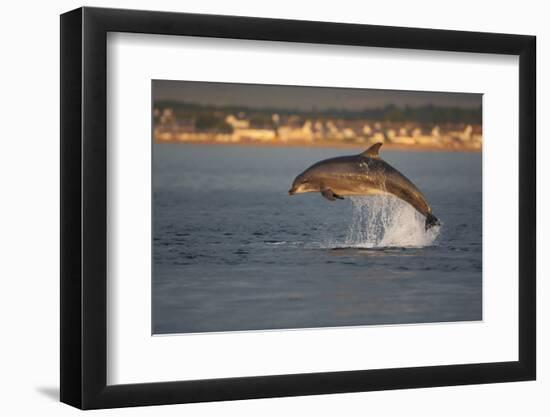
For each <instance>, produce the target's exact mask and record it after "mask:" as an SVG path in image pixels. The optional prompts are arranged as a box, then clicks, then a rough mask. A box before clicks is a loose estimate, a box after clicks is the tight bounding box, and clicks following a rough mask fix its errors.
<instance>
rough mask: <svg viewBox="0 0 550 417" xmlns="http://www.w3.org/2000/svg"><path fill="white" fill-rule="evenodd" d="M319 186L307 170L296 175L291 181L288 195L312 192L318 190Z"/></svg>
mask: <svg viewBox="0 0 550 417" xmlns="http://www.w3.org/2000/svg"><path fill="white" fill-rule="evenodd" d="M319 190H320V187H319V184H318V182H317V181H315V179H314V178H313V177H312V176H310V175H308V171H305V172H303V173H302V174H300V175H298V176H297V177H296V178H295V179H294V181H293V182H292V187H291V188H290V190H288V194H289V195H294V194H302V193H312V192H316V191H319Z"/></svg>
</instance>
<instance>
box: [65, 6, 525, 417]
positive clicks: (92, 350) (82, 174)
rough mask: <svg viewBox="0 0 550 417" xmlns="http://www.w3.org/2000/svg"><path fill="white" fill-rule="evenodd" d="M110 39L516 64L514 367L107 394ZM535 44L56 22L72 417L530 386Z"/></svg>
mask: <svg viewBox="0 0 550 417" xmlns="http://www.w3.org/2000/svg"><path fill="white" fill-rule="evenodd" d="M108 32H131V33H146V34H162V35H174V36H178V35H185V36H198V37H214V38H233V39H252V40H266V41H285V42H305V43H317V44H332V45H357V46H370V47H383V48H404V49H421V50H440V51H457V52H478V53H491V54H507V55H517V56H519V103H518V106H519V132H518V133H519V155H518V157H519V271H518V273H519V294H518V296H519V360H518V361H513V362H497V363H477V364H467V365H459V364H456V365H453V364H451V365H445V366H427V367H425V366H424V367H411V368H398V369H377V370H357V371H343V372H324V373H309V374H293V375H274V376H257V377H239V378H224V379H209V380H196V381H178V382H162V383H141V384H128V385H112V386H109V385H107V382H106V381H107V378H106V376H107V303H106V300H107V284H106V283H107V272H106V271H107V268H106V266H107V262H106V261H107V259H106V258H107V253H106V247H107V139H106V138H107V135H106V128H107V111H106V94H107V87H106V86H107V83H106V81H107V80H106V77H107V73H106V59H107V57H106V56H107V54H106V46H107V33H108ZM535 45H536V38H535V37H534V36H524V35H510V34H495V33H481V32H461V31H449V30H431V29H414V28H403V27H387V26H371V25H358V24H341V23H322V22H311V21H293V20H277V19H265V18H251V17H234V16H215V15H199V14H185V13H168V12H151V11H135V10H118V9H102V8H88V7H84V8H80V9H77V10H73V11H70V12H68V13H65V14H63V15H61V54H60V56H61V310H60V314H61V382H60V383H61V401H62V402H64V403H67V404H70V405H72V406H75V407H78V408H81V409H95V408H112V407H124V406H143V405H156V404H175V403H191V402H201V401H219V400H238V399H249V398H264V397H282V396H298V395H313V394H328V393H344V392H357V391H376V390H388V389H401V388H421V387H434V386H449V385H463V384H482V383H495V382H507V381H525V380H533V379H535V376H536V346H535V345H536V314H535V310H536V304H535V302H536V282H535V281H536V275H535V274H536V266H535V265H536V259H535V257H536V250H535V249H536V203H535V202H536V144H535V133H536V131H535V122H536V120H535V107H536V92H535V87H536V81H535V80H536V77H535V75H536V73H535V67H536V56H535V53H536V52H535V51H536V47H535Z"/></svg>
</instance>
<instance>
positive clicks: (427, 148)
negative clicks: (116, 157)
mask: <svg viewBox="0 0 550 417" xmlns="http://www.w3.org/2000/svg"><path fill="white" fill-rule="evenodd" d="M153 142H154V143H155V144H156V145H165V144H172V145H192V146H196V145H206V146H224V147H251V148H340V149H366V148H368V147H369V146H370V145H371V144H362V143H339V142H332V141H330V142H328V141H315V142H299V141H294V142H285V143H278V142H272V141H270V142H257V141H249V142H243V141H240V142H218V141H215V140H200V141H199V140H197V141H189V140H188V141H177V140H158V139H157V140H154V141H153ZM382 149H383V150H387V151H412V152H463V153H481V152H482V149H477V148H473V147H472V148H469V147H465V146H461V147H450V146H435V145H414V146H411V145H400V144H396V143H384V146H383V148H382Z"/></svg>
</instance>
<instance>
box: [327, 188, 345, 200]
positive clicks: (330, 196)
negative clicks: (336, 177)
mask: <svg viewBox="0 0 550 417" xmlns="http://www.w3.org/2000/svg"><path fill="white" fill-rule="evenodd" d="M321 194H322V195H323V197H325V198H326V199H327V200H330V201H334V200H336V199H339V200H343V199H344V197H342V196H341V195H338V194H335V193H333V192H332V190H331V189H330V188H323V189H322V190H321Z"/></svg>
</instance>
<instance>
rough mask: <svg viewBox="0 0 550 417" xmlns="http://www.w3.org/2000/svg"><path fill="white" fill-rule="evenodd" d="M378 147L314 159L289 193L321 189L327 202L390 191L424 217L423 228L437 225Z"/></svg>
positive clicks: (418, 194) (421, 199) (420, 198)
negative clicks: (315, 160) (345, 197)
mask: <svg viewBox="0 0 550 417" xmlns="http://www.w3.org/2000/svg"><path fill="white" fill-rule="evenodd" d="M381 146H382V144H381V143H375V144H374V145H372V146H371V147H370V148H369V149H367V150H366V151H365V152H363V153H361V154H359V155H352V156H341V157H338V158H331V159H326V160H324V161H321V162H317V163H316V164H314V165H312V166H311V167H309V168H308V169H306V170H305V171H304V172H302V173H301V174H300V175H298V176H297V177H296V179H295V180H294V182H293V183H292V188H291V189H290V190H289V191H288V193H289V194H290V195H293V194H300V193H310V192H320V193H321V194H322V195H323V197H325V198H326V199H328V200H330V201H334V200H336V199H341V200H343V199H344V196H354V195H357V196H359V195H384V194H391V195H394V196H396V197H397V198H399V199H401V200H403V201H405V202H407V203H409V204H410V205H411V206H413V207H414V208H415V209H416V210H417V211H418V212H419V213H421V214H422V215H424V216H426V224H425V227H426V230H428V229H430V228H431V227H433V226H436V225H439V224H440V223H439V220H438V219H437V217H435V216H434V215H433V214H432V209H431V207H430V205H429V204H428V202H427V201H426V198H425V197H424V196H423V195H422V193H421V192H420V190H419V189H418V188H416V186H415V185H414V184H413V183H412V182H411V181H410V180H409V179H408V178H407V177H405V176H404V175H403V174H401V173H400V172H399V171H398V170H396V169H395V168H393V167H392V166H391V165H390V164H388V163H387V162H386V161H384V160H382V159H381V158H380V156H379V155H378V152H379V150H380V147H381Z"/></svg>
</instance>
